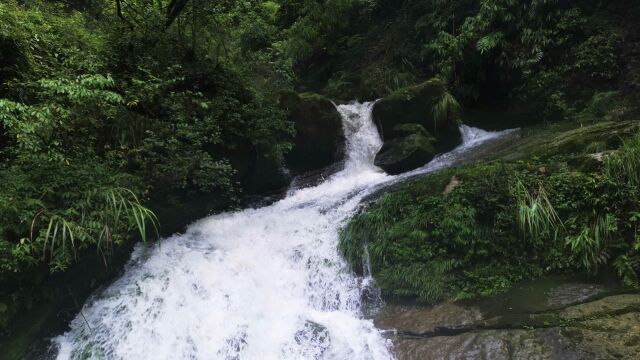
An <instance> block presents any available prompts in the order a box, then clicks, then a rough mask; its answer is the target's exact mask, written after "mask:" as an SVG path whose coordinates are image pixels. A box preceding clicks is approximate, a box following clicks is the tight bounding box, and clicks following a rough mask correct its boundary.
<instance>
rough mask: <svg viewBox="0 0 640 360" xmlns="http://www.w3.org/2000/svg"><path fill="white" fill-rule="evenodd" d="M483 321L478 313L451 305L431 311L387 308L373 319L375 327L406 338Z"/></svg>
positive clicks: (440, 305)
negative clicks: (392, 330) (398, 333)
mask: <svg viewBox="0 0 640 360" xmlns="http://www.w3.org/2000/svg"><path fill="white" fill-rule="evenodd" d="M483 319H484V318H483V316H482V313H481V312H480V310H479V309H477V308H475V307H472V306H461V305H456V304H454V303H445V304H439V305H435V306H430V307H424V306H410V305H404V306H403V305H390V306H387V307H386V308H384V309H383V310H382V311H381V312H380V314H378V316H377V317H376V319H375V323H376V326H377V327H378V328H381V329H386V330H391V329H394V330H397V331H398V332H400V333H408V334H415V335H420V334H436V333H438V332H441V331H443V330H444V329H446V330H445V331H450V330H455V329H463V328H467V327H470V326H473V325H475V324H478V323H479V322H480V321H482V320H483Z"/></svg>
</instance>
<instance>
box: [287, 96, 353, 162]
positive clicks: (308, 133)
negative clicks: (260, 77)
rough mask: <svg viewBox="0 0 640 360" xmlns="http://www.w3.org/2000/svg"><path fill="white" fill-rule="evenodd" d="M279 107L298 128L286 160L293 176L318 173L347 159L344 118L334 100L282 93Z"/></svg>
mask: <svg viewBox="0 0 640 360" xmlns="http://www.w3.org/2000/svg"><path fill="white" fill-rule="evenodd" d="M278 102H279V105H280V107H281V108H282V109H284V110H285V111H286V112H287V117H288V119H289V120H290V121H292V122H293V123H294V124H295V128H296V136H295V140H294V147H293V149H292V150H291V151H290V152H289V153H288V154H287V155H286V156H285V161H286V163H287V166H288V167H289V169H291V170H292V171H293V172H294V173H303V172H307V171H312V170H317V169H321V168H324V167H327V166H329V165H331V164H333V163H336V162H338V161H340V160H342V159H343V158H344V151H345V138H344V132H343V129H342V117H341V116H340V113H339V112H338V110H337V109H336V107H335V105H334V104H333V103H332V102H331V100H329V99H327V98H326V97H324V96H321V95H318V94H312V93H303V94H297V93H294V92H285V93H282V94H281V95H280V97H279V99H278Z"/></svg>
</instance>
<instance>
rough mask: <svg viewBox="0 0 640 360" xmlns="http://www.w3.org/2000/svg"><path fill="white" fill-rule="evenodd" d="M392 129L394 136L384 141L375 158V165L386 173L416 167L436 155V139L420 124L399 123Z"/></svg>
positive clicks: (396, 172) (395, 172) (399, 171)
mask: <svg viewBox="0 0 640 360" xmlns="http://www.w3.org/2000/svg"><path fill="white" fill-rule="evenodd" d="M392 130H393V132H394V133H395V134H396V137H394V138H393V139H391V140H388V141H385V142H384V144H383V145H382V149H380V151H379V152H378V154H377V155H376V159H375V165H376V166H379V167H380V168H382V169H383V170H384V171H386V172H387V173H389V174H400V173H403V172H405V171H408V170H412V169H415V168H418V167H420V166H422V165H424V164H426V163H428V162H429V161H430V160H431V159H433V157H434V156H435V155H436V148H435V143H436V139H434V138H433V136H431V135H430V134H429V133H428V132H427V131H426V130H425V129H424V127H422V125H419V124H401V125H396V126H395V127H394V128H393V129H392Z"/></svg>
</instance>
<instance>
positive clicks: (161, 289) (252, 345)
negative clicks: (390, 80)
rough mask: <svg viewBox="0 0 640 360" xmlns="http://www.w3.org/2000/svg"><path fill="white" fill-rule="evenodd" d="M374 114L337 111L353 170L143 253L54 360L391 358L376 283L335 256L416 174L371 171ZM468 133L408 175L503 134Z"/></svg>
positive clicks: (364, 107)
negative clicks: (342, 232)
mask: <svg viewBox="0 0 640 360" xmlns="http://www.w3.org/2000/svg"><path fill="white" fill-rule="evenodd" d="M372 107H373V103H362V104H361V103H351V104H348V105H341V106H339V107H338V110H339V112H340V113H341V115H342V117H343V126H344V133H345V136H346V139H347V144H346V151H347V154H346V161H345V164H344V169H343V170H342V171H340V172H338V173H336V174H334V175H332V176H331V177H330V178H328V179H327V180H325V181H324V182H322V183H321V184H319V185H317V186H315V187H309V188H303V189H295V190H292V191H290V192H289V194H288V195H287V197H286V198H284V199H283V200H281V201H279V202H277V203H274V204H272V205H270V206H266V207H263V208H259V209H246V210H243V211H239V212H234V213H224V214H220V215H215V216H211V217H208V218H205V219H202V220H200V221H198V222H196V223H194V224H193V225H191V226H190V227H189V228H188V229H187V231H186V232H185V233H184V234H181V235H175V236H173V237H170V238H167V239H164V240H162V241H161V242H158V243H156V244H154V245H152V246H142V245H139V246H137V247H136V249H135V250H134V253H133V255H132V258H131V260H130V262H129V263H128V265H127V267H126V269H125V271H124V274H123V275H122V277H121V278H119V279H118V280H116V281H115V282H114V283H113V284H111V285H110V286H108V287H106V288H105V289H104V290H102V291H100V292H98V293H96V294H94V295H93V296H92V297H91V298H90V299H89V300H88V301H87V303H86V304H85V305H84V307H83V309H82V313H81V315H82V316H80V315H79V316H78V317H76V319H74V320H73V321H72V323H71V330H70V331H68V332H67V333H65V334H63V335H61V336H58V337H56V338H55V339H54V342H53V343H54V347H55V349H56V352H57V355H56V356H57V359H59V360H66V359H126V360H129V359H136V360H142V359H154V360H161V359H172V360H174V359H229V360H230V359H250V360H252V359H259V360H271V359H336V360H338V359H339V360H345V359H354V360H355V359H373V360H378V359H392V358H393V355H392V349H391V344H390V342H389V340H388V339H386V338H385V337H384V336H383V334H382V333H381V332H380V331H379V330H378V329H376V328H375V326H374V325H373V323H372V321H371V320H369V319H367V316H366V313H365V307H366V306H365V305H366V304H363V301H364V300H363V299H366V298H367V294H368V293H371V291H370V287H371V278H370V276H367V277H366V278H365V279H361V278H358V277H357V276H356V275H355V274H354V273H353V272H352V271H351V270H350V268H349V266H348V264H347V263H346V262H345V260H344V259H343V258H342V257H341V256H340V254H339V253H338V250H337V245H338V232H339V229H340V227H341V226H343V225H344V224H345V222H346V221H347V220H348V219H349V218H350V217H351V216H352V215H353V213H354V212H355V211H356V210H357V207H358V204H359V203H360V201H361V200H362V198H363V197H365V196H366V195H368V194H370V193H371V192H372V191H374V190H375V189H377V188H379V187H380V186H383V185H386V184H390V183H392V182H395V181H398V179H401V178H403V177H404V176H408V175H401V176H395V177H394V176H389V175H387V174H385V173H384V172H382V171H381V170H380V169H378V168H377V167H375V166H374V165H373V159H374V157H375V154H376V152H377V151H378V150H379V149H380V147H381V145H382V141H381V139H380V137H379V135H378V133H377V131H376V128H375V126H374V125H373V122H372V120H371V108H372ZM461 131H462V132H463V134H465V133H466V135H464V141H465V143H463V145H461V146H460V147H459V148H457V149H456V150H454V151H453V152H451V153H449V155H448V156H446V155H443V156H439V157H437V158H436V159H434V161H432V162H431V163H430V164H428V165H426V166H425V167H423V168H421V169H418V170H416V171H414V172H411V173H409V174H416V173H420V172H422V173H425V172H429V171H433V170H436V169H439V168H442V167H445V166H447V164H450V163H451V162H452V161H453V159H455V158H456V157H459V156H462V155H461V154H463V153H464V151H465V150H466V149H469V148H471V147H473V146H475V145H477V144H478V143H480V142H482V141H486V140H488V139H490V138H492V137H496V136H499V135H500V133H487V132H481V130H479V129H473V128H468V127H463V128H462V129H461ZM54 357H55V356H54Z"/></svg>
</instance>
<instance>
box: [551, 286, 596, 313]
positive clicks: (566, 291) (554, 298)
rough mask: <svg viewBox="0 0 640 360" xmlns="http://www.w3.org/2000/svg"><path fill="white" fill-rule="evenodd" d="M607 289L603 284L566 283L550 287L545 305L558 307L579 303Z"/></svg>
mask: <svg viewBox="0 0 640 360" xmlns="http://www.w3.org/2000/svg"><path fill="white" fill-rule="evenodd" d="M605 291H607V288H606V287H605V286H604V285H600V284H583V283H567V284H562V285H560V286H557V287H555V288H552V289H551V290H550V291H549V292H548V293H547V295H548V299H547V305H548V306H549V307H551V308H558V307H562V306H567V305H571V304H576V303H580V302H583V301H586V300H589V299H591V298H593V297H595V296H598V295H600V294H602V293H604V292H605Z"/></svg>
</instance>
